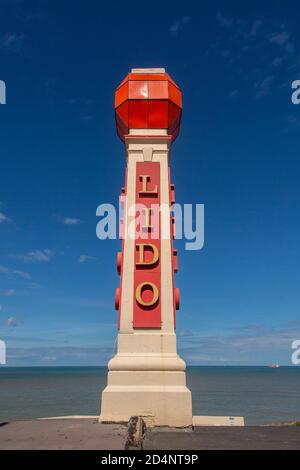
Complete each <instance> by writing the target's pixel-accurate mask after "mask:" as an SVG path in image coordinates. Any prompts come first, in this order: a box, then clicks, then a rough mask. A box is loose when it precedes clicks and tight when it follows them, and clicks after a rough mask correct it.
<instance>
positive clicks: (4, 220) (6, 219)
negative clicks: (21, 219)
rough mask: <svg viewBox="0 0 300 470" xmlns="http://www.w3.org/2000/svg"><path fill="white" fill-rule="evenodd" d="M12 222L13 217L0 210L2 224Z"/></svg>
mask: <svg viewBox="0 0 300 470" xmlns="http://www.w3.org/2000/svg"><path fill="white" fill-rule="evenodd" d="M8 222H11V219H10V218H9V217H7V215H5V214H4V213H3V212H0V224H4V223H8Z"/></svg>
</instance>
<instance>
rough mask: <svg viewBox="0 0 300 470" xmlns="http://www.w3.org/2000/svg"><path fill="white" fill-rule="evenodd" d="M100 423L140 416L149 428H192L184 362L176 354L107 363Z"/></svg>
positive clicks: (120, 358)
mask: <svg viewBox="0 0 300 470" xmlns="http://www.w3.org/2000/svg"><path fill="white" fill-rule="evenodd" d="M108 367H109V373H108V384H107V387H106V388H105V389H104V391H103V392H102V402H101V416H100V421H101V422H115V423H120V422H128V421H129V419H130V418H131V416H141V417H143V419H144V421H145V422H146V424H147V425H148V426H172V427H187V426H192V423H193V417H192V397H191V392H190V390H189V389H188V388H187V387H186V380H185V362H184V361H183V360H182V359H181V358H180V357H179V356H178V355H177V354H162V355H159V354H147V355H141V354H134V355H133V354H132V355H130V354H129V355H128V354H117V355H116V356H115V357H114V358H113V359H112V360H111V361H110V362H109V365H108Z"/></svg>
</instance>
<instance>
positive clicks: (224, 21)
mask: <svg viewBox="0 0 300 470" xmlns="http://www.w3.org/2000/svg"><path fill="white" fill-rule="evenodd" d="M217 20H218V23H219V24H220V25H221V26H223V27H224V28H231V26H232V25H233V18H226V17H225V16H224V15H223V14H222V13H221V12H220V11H219V12H218V14H217Z"/></svg>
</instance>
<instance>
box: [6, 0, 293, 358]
mask: <svg viewBox="0 0 300 470" xmlns="http://www.w3.org/2000/svg"><path fill="white" fill-rule="evenodd" d="M149 66H150V67H155V66H156V67H165V68H166V69H167V71H168V72H169V73H170V74H171V76H172V77H173V78H174V79H175V81H176V82H177V83H178V85H179V86H180V87H181V89H182V91H183V106H184V111H183V120H182V126H181V134H180V136H179V138H178V139H177V141H176V143H175V144H174V147H173V151H172V176H173V181H174V183H175V187H176V198H177V202H181V203H203V204H205V246H204V248H203V249H202V250H201V251H197V252H192V251H185V250H184V244H183V242H180V241H178V242H177V247H178V249H179V273H178V274H177V278H176V284H177V286H178V287H180V289H181V310H180V311H179V312H178V329H177V333H178V344H179V350H180V353H181V354H182V356H183V357H184V358H185V359H186V361H187V363H188V364H217V365H220V364H265V363H272V362H280V363H284V364H290V356H291V342H292V340H294V339H300V321H299V306H300V301H299V280H300V279H299V261H300V259H299V258H300V256H299V239H300V221H299V209H300V188H299V176H300V162H299V154H300V139H299V135H300V106H295V105H293V104H292V102H291V93H292V91H291V83H292V81H293V80H297V79H298V80H299V79H300V32H299V8H298V7H297V2H296V1H289V2H279V1H273V2H261V1H259V2H258V1H246V2H238V1H222V2H221V1H220V2H217V1H215V2H211V1H202V2H196V1H195V2H188V1H187V2H184V5H176V6H175V4H174V3H168V2H163V3H162V2H160V3H155V2H150V3H149V2H148V3H146V4H143V3H141V2H139V3H134V2H128V3H126V2H122V3H120V4H118V3H116V2H114V3H113V4H112V5H111V6H104V5H103V4H102V2H99V1H96V0H85V1H82V0H77V1H76V2H72V8H70V2H68V1H67V0H60V1H58V0H51V1H50V0H43V1H41V0H39V1H35V2H34V1H32V0H27V1H25V0H24V1H22V0H0V80H4V81H5V82H6V86H7V104H6V105H4V106H0V162H1V173H0V201H1V206H0V214H1V215H0V306H1V307H0V338H1V339H4V340H5V341H6V343H7V351H8V365H11V366H13V365H62V364H73V365H75V364H80V365H81V364H86V365H94V364H106V362H107V360H108V358H109V357H110V356H111V355H112V354H113V351H114V348H115V339H116V334H117V330H116V321H117V316H116V313H115V311H114V291H115V288H116V287H117V286H118V283H119V279H118V275H117V272H116V262H115V260H116V253H117V251H118V250H119V248H120V242H119V241H100V240H98V239H97V238H96V235H95V229H96V224H97V218H96V215H95V214H96V208H97V206H98V205H99V204H101V203H103V202H109V203H114V204H116V203H117V200H118V194H119V192H120V188H121V186H122V185H123V180H124V171H125V158H124V148H123V144H122V143H121V142H120V141H119V140H118V138H117V136H116V133H115V125H114V114H113V112H114V110H113V99H114V91H115V88H116V86H117V85H118V84H119V83H120V81H121V80H122V79H123V77H124V76H125V75H126V74H127V73H128V71H130V69H131V68H132V67H149Z"/></svg>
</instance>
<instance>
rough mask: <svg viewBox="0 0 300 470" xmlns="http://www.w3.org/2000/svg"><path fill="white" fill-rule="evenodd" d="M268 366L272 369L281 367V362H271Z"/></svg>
mask: <svg viewBox="0 0 300 470" xmlns="http://www.w3.org/2000/svg"><path fill="white" fill-rule="evenodd" d="M268 367H269V368H270V369H279V367H280V365H279V364H270V365H269V366H268Z"/></svg>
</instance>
